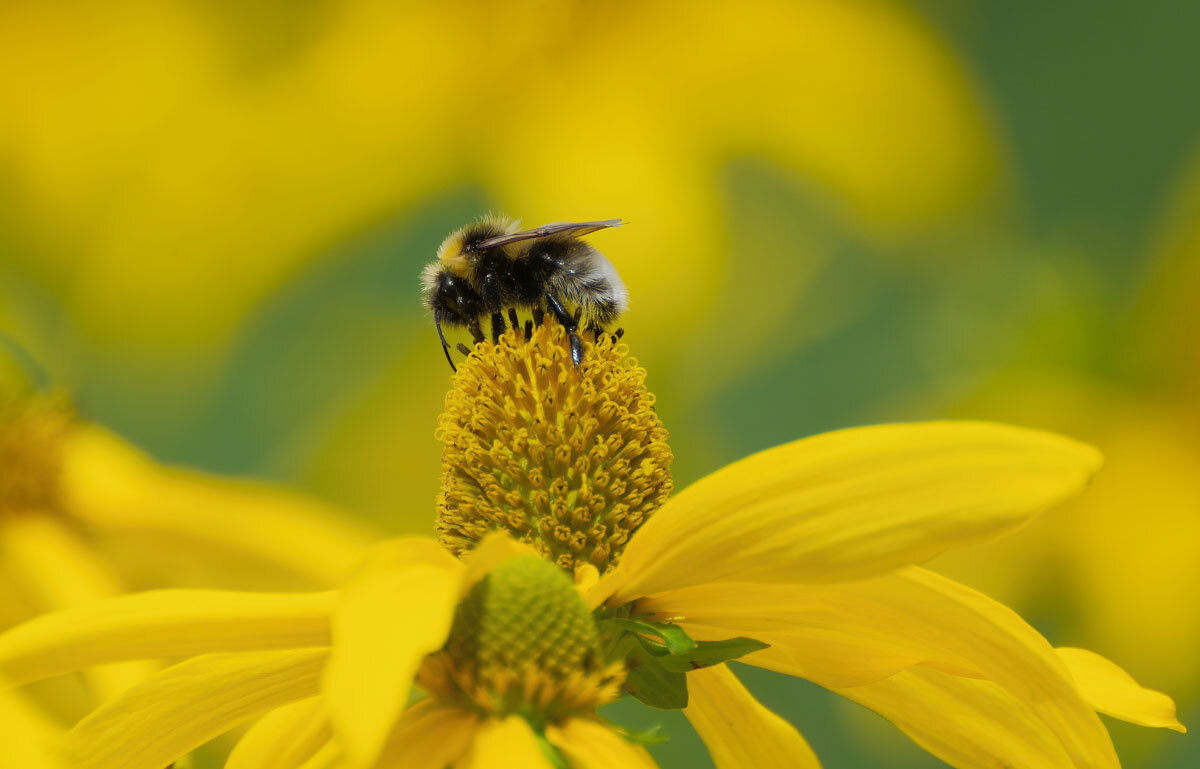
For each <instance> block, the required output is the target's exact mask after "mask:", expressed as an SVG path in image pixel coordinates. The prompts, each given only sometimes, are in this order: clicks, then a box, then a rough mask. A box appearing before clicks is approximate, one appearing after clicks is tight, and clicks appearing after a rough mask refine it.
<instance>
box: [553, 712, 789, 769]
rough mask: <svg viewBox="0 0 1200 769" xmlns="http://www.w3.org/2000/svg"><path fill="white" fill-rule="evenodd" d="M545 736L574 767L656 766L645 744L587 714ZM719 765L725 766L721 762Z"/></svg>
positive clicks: (618, 768) (620, 768) (625, 768)
mask: <svg viewBox="0 0 1200 769" xmlns="http://www.w3.org/2000/svg"><path fill="white" fill-rule="evenodd" d="M546 739H547V740H549V741H550V744H551V745H553V746H554V747H556V748H558V749H559V750H561V751H562V753H563V755H564V756H566V757H567V760H568V761H570V762H571V767H572V769H655V767H656V766H657V765H656V764H655V763H654V759H652V758H651V757H650V754H649V753H647V752H646V751H645V749H644V748H642V747H640V746H638V745H634V744H632V743H630V742H629V741H628V740H626V739H624V738H623V737H621V736H619V735H617V734H616V733H615V732H613V730H612V729H609V728H608V727H607V726H605V725H604V724H601V723H600V722H598V721H593V720H591V719H587V718H572V719H571V720H570V721H567V722H566V723H565V724H563V725H562V726H551V727H549V728H547V729H546ZM781 766H787V765H786V764H781ZM717 769H725V767H722V766H721V765H720V764H718V765H717Z"/></svg>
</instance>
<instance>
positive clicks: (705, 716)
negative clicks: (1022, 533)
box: [0, 325, 1184, 769]
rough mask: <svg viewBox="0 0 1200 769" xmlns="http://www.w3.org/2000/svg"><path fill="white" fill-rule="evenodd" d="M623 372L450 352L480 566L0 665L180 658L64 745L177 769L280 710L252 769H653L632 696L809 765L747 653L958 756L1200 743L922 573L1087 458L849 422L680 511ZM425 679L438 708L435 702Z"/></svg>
mask: <svg viewBox="0 0 1200 769" xmlns="http://www.w3.org/2000/svg"><path fill="white" fill-rule="evenodd" d="M626 356H627V350H626V349H625V348H624V346H623V345H618V344H616V343H613V342H611V341H610V340H608V339H607V338H604V339H601V340H600V341H599V342H597V343H595V344H591V343H589V344H588V345H587V349H586V351H585V359H584V363H583V364H582V365H581V366H580V367H578V369H576V368H575V367H574V366H573V364H572V363H571V361H570V357H569V352H568V348H567V343H566V339H565V335H564V333H563V330H562V328H561V327H559V326H557V325H555V326H550V325H543V326H539V327H537V328H536V329H534V330H531V332H530V333H529V335H528V338H526V337H525V336H524V335H523V334H519V333H518V332H515V331H512V330H510V331H508V332H507V333H506V334H505V335H504V336H503V337H501V339H500V342H499V343H498V344H492V343H491V342H483V343H480V344H479V345H477V346H476V348H475V352H474V354H473V355H471V356H470V357H469V358H468V359H467V360H466V361H465V362H464V363H463V364H462V365H461V366H460V368H459V373H458V374H457V376H456V383H457V387H456V390H455V391H453V392H452V393H451V394H450V395H449V396H448V397H447V405H448V409H447V418H446V419H445V420H444V421H443V423H442V426H441V429H442V437H443V442H444V445H445V453H444V459H445V461H446V462H447V463H448V465H453V466H450V467H448V468H447V470H448V472H449V474H450V475H449V480H448V482H446V483H445V484H444V486H445V492H444V495H443V498H442V499H441V500H440V504H439V519H440V521H439V524H440V529H441V533H442V536H443V538H444V539H445V541H446V543H447V544H449V545H450V546H451V547H452V548H453V549H456V550H459V551H463V552H464V559H463V561H462V562H461V563H460V562H459V561H457V560H455V559H454V558H452V557H451V556H450V555H448V554H447V553H446V552H445V551H444V550H442V549H440V548H438V547H436V546H435V545H434V544H433V543H432V542H430V541H427V540H420V539H410V540H398V541H395V542H392V543H389V544H387V545H383V546H380V547H379V548H377V549H376V550H375V551H374V553H373V555H372V556H371V557H370V558H369V559H368V560H367V561H366V563H365V564H364V566H363V567H362V568H360V569H359V570H358V571H357V573H356V574H355V576H354V577H353V578H352V579H351V580H350V581H349V582H348V584H347V585H346V586H345V587H344V588H343V589H342V590H341V591H340V592H338V593H315V594H275V595H272V594H252V593H232V592H230V593H222V592H212V591H180V590H173V591H160V592H157V593H144V594H139V595H133V596H127V597H123V598H118V599H114V600H111V601H108V602H104V603H99V604H92V605H89V606H86V607H79V608H76V609H73V610H66V611H63V612H60V613H57V614H53V615H48V616H45V617H42V618H39V619H36V620H33V621H31V622H29V623H26V624H24V625H22V626H20V627H18V628H14V629H13V630H11V631H9V632H8V633H6V634H4V635H0V675H4V676H7V677H9V678H10V679H11V680H13V681H16V682H18V683H22V682H27V681H33V680H38V679H42V678H45V677H48V676H53V675H56V674H59V673H63V672H68V671H72V670H80V669H85V668H88V667H90V666H94V665H100V664H103V663H110V662H116V661H120V660H131V659H147V658H164V657H190V659H187V660H186V661H184V662H182V663H180V664H179V665H176V666H175V667H172V668H168V669H167V670H165V671H163V672H162V673H160V674H158V675H157V676H155V677H153V678H151V679H149V680H148V681H146V682H145V683H143V684H141V685H139V686H137V687H135V688H134V689H132V690H130V691H129V692H127V693H125V694H123V695H121V696H119V697H117V698H116V699H114V700H112V701H110V702H109V703H107V704H105V705H103V706H101V707H100V708H99V709H97V710H96V711H95V712H93V713H92V714H91V715H89V716H88V717H86V718H85V719H84V720H83V721H81V722H80V723H79V724H78V725H77V726H76V727H75V728H74V729H73V730H72V732H71V733H70V735H68V737H67V744H68V746H69V751H70V753H71V754H72V755H73V756H74V765H75V766H78V767H80V768H81V769H118V768H120V769H155V767H158V766H161V765H162V764H164V763H167V762H169V761H172V760H174V759H175V758H177V757H179V756H180V755H183V754H185V753H186V752H188V751H190V750H192V749H194V748H195V747H197V746H199V745H200V744H202V743H204V742H205V741H207V740H209V739H212V738H213V737H215V736H217V735H219V734H221V733H223V732H225V731H227V730H228V729H230V728H232V727H233V726H236V725H237V724H239V723H242V722H245V721H248V720H252V719H254V718H256V717H258V716H260V715H263V714H266V713H270V715H269V716H268V717H266V718H264V719H263V720H261V721H260V722H259V723H258V724H257V725H256V726H255V727H253V728H252V729H251V730H250V732H248V733H247V736H246V737H245V738H244V739H243V741H242V743H241V744H240V745H239V747H238V748H237V749H236V750H235V751H234V754H233V756H231V759H230V761H231V763H232V765H233V766H234V767H236V768H237V769H262V767H265V766H268V765H269V766H272V767H279V766H280V765H279V764H277V763H267V762H268V760H270V761H272V762H273V761H274V758H273V757H275V756H278V755H279V754H280V752H281V751H283V750H285V748H286V749H287V751H288V752H287V755H288V762H289V763H287V764H286V767H287V769H294V767H297V766H300V765H301V764H302V763H303V762H304V761H306V760H308V759H309V758H311V757H312V756H314V755H321V754H323V753H324V752H328V753H331V754H333V756H335V757H337V756H340V757H341V760H343V761H344V762H345V765H346V766H349V767H353V768H354V769H391V768H392V767H401V766H404V767H420V766H427V767H430V768H431V769H433V768H434V767H443V766H446V765H448V764H453V765H455V766H457V767H499V766H508V765H513V764H512V763H511V761H512V760H513V757H514V756H517V757H520V761H518V762H517V763H518V765H528V766H553V765H558V766H563V765H566V766H573V767H577V768H579V769H582V768H587V769H590V768H591V767H613V768H614V769H615V767H625V766H652V763H650V759H649V758H648V757H647V756H646V755H645V754H644V753H643V752H642V751H641V750H640V749H638V748H635V747H633V746H631V745H630V744H629V743H627V742H625V741H623V740H622V739H620V738H619V736H618V734H617V733H616V732H614V731H613V730H612V729H611V727H608V726H606V725H604V724H603V723H602V722H599V721H597V720H595V716H594V710H595V708H596V706H598V705H600V704H603V703H605V702H607V701H610V700H612V699H613V698H615V697H616V696H617V695H618V693H619V692H620V691H624V692H626V693H628V694H631V695H633V696H635V697H637V698H638V699H640V700H642V701H644V702H647V703H650V704H654V705H656V706H658V707H664V708H683V709H684V712H685V714H686V715H687V716H688V717H689V719H690V720H691V721H692V722H693V724H694V725H695V726H696V729H697V731H698V732H699V734H700V735H701V737H702V738H703V739H704V740H705V742H706V744H708V746H709V748H710V750H711V752H712V754H713V755H714V757H715V758H716V759H717V760H719V761H720V765H721V766H722V769H736V768H737V767H745V768H746V769H749V768H750V767H761V766H767V765H789V766H817V765H818V764H817V760H816V758H815V756H814V755H813V753H812V751H811V749H810V748H809V747H808V745H807V743H806V742H805V741H804V739H803V738H802V737H801V736H800V735H799V733H798V732H796V731H795V729H793V728H792V727H791V726H790V725H788V724H787V723H786V722H784V721H783V720H781V719H779V718H778V717H777V716H775V715H774V714H772V713H770V712H769V711H767V710H766V709H765V708H763V707H762V706H761V705H759V704H758V703H757V702H756V701H755V700H754V698H753V696H752V695H751V694H750V693H749V692H748V691H747V690H746V689H745V688H744V687H743V686H742V685H741V684H740V682H739V681H738V680H737V678H736V676H734V674H733V673H732V672H731V671H730V670H729V669H728V668H727V667H726V666H725V665H724V664H723V663H724V662H725V661H727V660H730V659H735V658H740V659H742V660H743V661H745V662H746V663H748V664H752V665H758V666H761V667H765V668H768V669H772V670H777V671H781V672H784V673H787V674H790V675H796V676H801V677H804V678H808V679H810V680H813V681H815V682H817V683H820V684H821V685H823V686H825V687H827V688H829V689H831V690H833V691H835V692H837V693H839V694H841V695H843V696H845V697H847V698H849V699H852V700H854V701H856V702H859V703H862V704H864V705H866V706H867V707H870V708H872V709H874V710H876V711H877V712H879V713H880V714H882V715H884V716H885V717H887V718H888V719H890V720H892V721H893V722H894V723H895V724H897V726H899V727H900V728H901V729H902V730H903V731H905V732H906V733H907V734H909V735H910V736H911V737H912V738H913V739H914V740H915V741H916V742H917V743H918V744H920V745H921V746H922V747H924V748H926V749H927V750H929V751H930V752H931V753H933V754H935V755H937V756H938V757H940V758H942V759H943V760H945V761H947V762H948V763H950V764H951V765H953V766H956V767H962V768H964V769H984V768H985V767H988V768H990V767H994V766H997V765H1007V766H1022V767H1046V768H1047V769H1050V767H1061V766H1077V767H1091V768H1095V767H1113V768H1115V767H1117V766H1118V763H1117V757H1116V753H1115V751H1114V750H1113V747H1112V744H1111V741H1110V740H1109V736H1108V733H1107V731H1106V729H1105V728H1104V726H1103V724H1102V723H1101V722H1100V720H1099V718H1098V717H1097V716H1096V710H1101V711H1103V712H1105V713H1108V714H1109V715H1113V716H1115V717H1118V718H1122V719H1125V720H1129V721H1132V722H1134V723H1139V724H1143V725H1148V726H1161V727H1167V728H1171V729H1176V730H1179V731H1184V728H1183V726H1182V725H1181V724H1180V723H1179V722H1178V721H1177V720H1176V718H1175V708H1174V703H1173V702H1172V701H1171V699H1170V698H1169V697H1167V696H1166V695H1164V694H1161V693H1158V692H1154V691H1150V690H1147V689H1144V688H1142V687H1140V686H1139V685H1138V684H1137V683H1136V682H1135V681H1134V680H1133V679H1132V678H1131V677H1129V676H1128V674H1126V673H1125V672H1124V671H1123V670H1121V669H1120V668H1118V667H1117V666H1116V665H1114V664H1113V663H1112V662H1109V661H1108V660H1107V659H1105V658H1103V657H1101V656H1099V655H1097V654H1094V653H1092V652H1089V651H1086V650H1083V649H1076V648H1060V649H1054V648H1052V647H1051V646H1050V644H1049V643H1048V642H1047V641H1046V640H1045V639H1044V638H1043V637H1042V636H1041V635H1040V634H1038V633H1037V631H1035V630H1034V629H1033V628H1032V627H1030V626H1029V625H1027V624H1026V623H1025V622H1024V621H1022V620H1021V619H1020V618H1019V617H1018V616H1017V615H1016V614H1014V613H1013V612H1011V611H1010V610H1009V609H1007V608H1006V607H1004V606H1002V605H1001V604H998V603H996V602H994V601H992V600H991V599H989V598H987V597H986V596H984V595H982V594H980V593H977V592H975V591H973V590H970V589H969V588H966V587H964V586H962V585H958V584H956V583H954V582H952V581H950V580H948V579H945V578H943V577H939V576H937V575H936V574H933V573H932V572H929V571H926V570H923V569H920V568H918V567H916V566H915V565H913V564H916V563H919V562H921V561H924V560H927V559H929V558H930V557H932V556H934V555H936V554H938V553H940V552H942V551H945V550H947V549H950V548H954V547H958V546H962V545H967V544H972V543H977V542H982V541H986V540H989V539H992V538H995V537H998V536H1000V535H1002V534H1005V533H1008V532H1010V531H1012V530H1013V529H1015V528H1017V527H1019V526H1021V525H1023V524H1025V523H1027V522H1028V521H1029V520H1030V519H1031V518H1032V517H1033V516H1034V515H1035V514H1036V513H1037V512H1039V511H1040V510H1042V509H1044V508H1046V507H1048V506H1050V505H1052V504H1054V503H1056V502H1059V501H1061V500H1063V499H1064V498H1067V497H1069V496H1072V495H1073V494H1075V493H1077V492H1078V491H1079V490H1080V489H1081V488H1082V486H1083V485H1084V484H1085V483H1086V482H1087V481H1088V480H1089V479H1090V477H1091V475H1092V474H1093V473H1094V472H1095V470H1096V469H1097V468H1098V466H1099V455H1098V454H1097V453H1096V452H1095V451H1094V450H1093V449H1091V448H1090V447H1087V446H1084V445H1082V444H1079V443H1076V442H1074V441H1070V440H1067V439H1065V438H1061V437H1058V436H1055V435H1052V434H1049V433H1042V432H1036V431H1030V430H1023V429H1019V428H1014V427H1007V426H1003V425H995V424H987V423H970V422H961V423H955V422H944V423H928V424H911V425H888V426H879V427H867V428H858V429H853V430H844V431H840V432H835V433H829V434H825V435H821V436H817V437H814V438H809V439H805V440H801V441H797V442H795V443H792V444H788V445H785V446H781V447H779V448H776V449H771V450H768V451H765V452H762V453H760V454H757V455H754V456H752V457H749V458H747V459H745V460H742V461H740V462H737V463H734V464H733V465H730V466H729V467H726V468H724V469H722V470H720V471H718V472H716V473H714V474H712V475H710V476H708V477H707V478H705V479H703V480H701V481H699V482H697V483H695V484H693V485H692V486H690V487H689V488H687V489H685V490H684V491H683V492H681V493H680V494H679V495H677V496H675V497H673V498H671V499H670V500H667V501H665V503H663V500H662V497H660V496H659V492H660V491H661V490H662V489H664V488H669V485H668V481H667V478H666V477H665V473H666V467H667V463H669V461H670V452H669V450H667V449H666V448H665V445H664V444H663V443H662V442H663V440H665V431H663V429H662V425H661V423H659V422H658V421H657V419H655V418H653V415H652V414H651V413H650V411H648V410H647V406H648V404H649V403H651V402H652V398H651V396H649V394H648V393H647V392H646V391H645V388H644V385H643V383H642V382H643V379H644V372H641V371H640V370H638V369H637V368H636V366H633V365H631V364H629V363H628V361H627V359H626ZM460 401H461V402H462V403H471V404H473V406H474V408H473V409H460V408H458V406H459V405H461V404H460V403H459V402H460ZM460 418H461V419H463V420H465V421H464V422H462V423H459V422H458V421H457V420H458V419H460ZM472 482H475V483H477V487H476V488H477V493H475V494H474V495H472V494H469V493H464V490H465V489H466V488H467V487H469V485H470V484H471V483H472ZM647 501H649V502H650V505H649V507H646V508H644V507H642V505H643V503H645V502H647ZM509 533H512V534H513V535H515V536H518V537H520V538H521V539H523V540H525V544H518V543H515V542H513V541H512V540H510V539H509V538H508V534H509ZM472 546H473V547H472ZM561 567H568V568H571V569H573V570H574V572H575V576H576V579H577V581H578V583H579V587H578V590H579V592H576V588H575V587H574V586H573V585H572V584H571V580H570V579H569V577H568V576H567V572H566V570H564V569H562V568H561ZM593 609H594V611H593ZM195 655H200V656H195ZM414 682H415V683H416V684H417V685H418V686H420V688H421V689H422V690H423V691H424V692H426V693H428V695H429V696H428V698H427V699H424V700H421V701H419V702H417V703H416V704H413V703H412V702H411V701H410V692H411V691H412V687H413V684H414ZM272 711H273V712H272ZM296 735H301V737H300V738H299V739H297V736H296ZM289 746H290V747H289ZM297 746H299V747H297ZM551 756H557V758H550V757H551ZM554 761H557V762H558V763H557V764H555V763H554Z"/></svg>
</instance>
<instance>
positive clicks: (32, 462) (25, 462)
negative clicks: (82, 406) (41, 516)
mask: <svg viewBox="0 0 1200 769" xmlns="http://www.w3.org/2000/svg"><path fill="white" fill-rule="evenodd" d="M73 420H74V414H73V412H72V411H71V410H70V409H69V408H68V407H67V406H66V405H65V404H64V403H63V401H62V400H61V399H59V398H55V397H50V396H43V397H35V398H23V399H13V400H6V401H3V402H0V515H4V514H20V513H27V512H49V511H56V510H58V509H60V506H61V505H60V502H61V500H60V487H59V482H58V480H59V471H60V466H61V458H60V454H59V449H60V445H61V441H62V439H63V436H64V435H65V434H66V432H67V431H68V430H69V429H70V427H71V424H72V422H73Z"/></svg>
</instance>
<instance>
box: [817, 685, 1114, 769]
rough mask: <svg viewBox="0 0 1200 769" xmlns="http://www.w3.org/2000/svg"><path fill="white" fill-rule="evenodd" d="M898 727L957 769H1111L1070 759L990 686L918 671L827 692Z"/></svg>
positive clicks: (1039, 723) (1030, 716) (1042, 727)
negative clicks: (856, 704)
mask: <svg viewBox="0 0 1200 769" xmlns="http://www.w3.org/2000/svg"><path fill="white" fill-rule="evenodd" d="M834 691H836V692H837V693H838V694H840V695H842V696H843V697H847V698H849V699H851V700H854V701H855V702H857V703H859V704H860V705H865V706H866V707H868V708H870V709H871V710H874V711H875V712H876V713H879V714H880V715H881V716H883V717H884V718H886V719H888V720H889V721H891V722H892V723H893V724H895V725H896V726H898V727H899V728H900V729H901V730H902V731H903V732H904V733H905V734H907V735H908V736H909V737H911V738H912V739H913V740H914V741H915V742H916V743H917V744H918V745H920V746H921V747H923V748H924V749H925V750H928V751H929V752H930V753H932V754H933V755H935V756H937V757H938V758H940V759H942V760H943V761H945V762H946V763H948V764H950V765H951V766H955V767H958V769H996V767H1020V768H1021V769H1063V768H1064V767H1078V768H1079V769H1084V768H1085V767H1087V768H1088V769H1090V768H1091V767H1094V766H1112V767H1115V766H1117V763H1116V760H1115V759H1113V760H1110V761H1106V762H1104V763H1096V764H1093V763H1087V762H1085V761H1079V760H1072V758H1071V756H1070V755H1069V754H1068V753H1067V751H1066V750H1065V749H1064V747H1063V745H1062V743H1061V742H1060V741H1059V739H1058V738H1057V737H1056V736H1055V735H1054V733H1053V732H1051V731H1050V729H1049V728H1048V727H1047V726H1046V723H1045V722H1044V721H1043V720H1042V719H1041V718H1039V717H1038V716H1036V715H1034V713H1033V712H1032V711H1031V710H1030V709H1029V708H1028V707H1027V706H1026V705H1025V704H1024V703H1022V702H1020V701H1018V700H1017V699H1016V698H1015V697H1013V696H1012V695H1011V694H1009V693H1008V692H1006V691H1004V689H1002V688H1001V687H999V686H997V685H996V684H994V683H992V682H991V681H980V680H977V679H970V678H959V677H957V676H953V675H950V674H949V673H942V672H940V671H937V670H931V669H929V668H922V667H917V668H913V669H911V670H906V671H904V672H902V673H897V674H896V675H894V676H892V677H891V678H888V679H885V680H883V681H879V682H877V683H873V684H867V685H865V686H856V687H852V688H848V689H834Z"/></svg>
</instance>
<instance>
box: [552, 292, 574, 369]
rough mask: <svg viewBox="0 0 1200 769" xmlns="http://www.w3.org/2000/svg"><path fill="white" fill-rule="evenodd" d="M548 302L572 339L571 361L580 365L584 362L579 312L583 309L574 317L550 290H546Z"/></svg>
mask: <svg viewBox="0 0 1200 769" xmlns="http://www.w3.org/2000/svg"><path fill="white" fill-rule="evenodd" d="M546 304H548V305H550V311H551V312H553V313H554V317H555V318H558V322H559V323H561V324H562V325H563V328H565V329H566V330H567V337H568V338H569V339H570V340H571V362H572V363H574V364H575V365H576V366H579V364H580V363H582V362H583V340H582V339H580V338H579V312H581V311H582V310H580V311H577V312H576V313H575V317H573V318H572V317H571V316H570V315H568V314H567V311H566V310H565V309H564V308H563V306H562V304H561V303H560V302H559V301H558V300H557V299H555V298H554V294H551V293H550V292H549V291H547V292H546Z"/></svg>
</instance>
